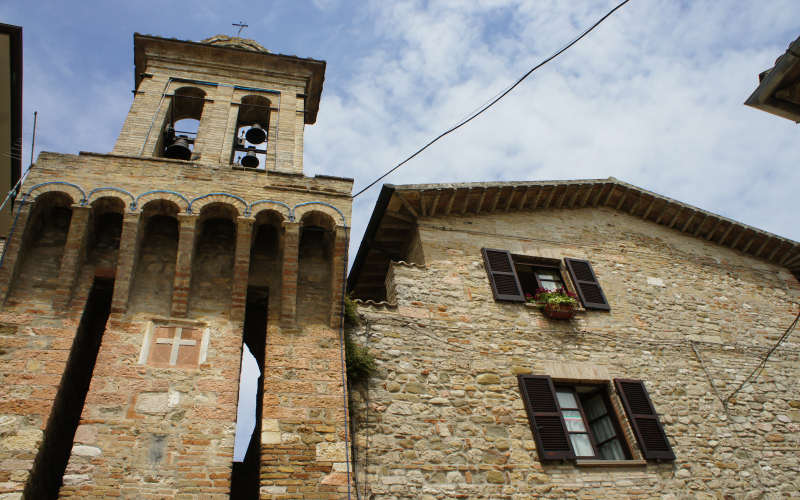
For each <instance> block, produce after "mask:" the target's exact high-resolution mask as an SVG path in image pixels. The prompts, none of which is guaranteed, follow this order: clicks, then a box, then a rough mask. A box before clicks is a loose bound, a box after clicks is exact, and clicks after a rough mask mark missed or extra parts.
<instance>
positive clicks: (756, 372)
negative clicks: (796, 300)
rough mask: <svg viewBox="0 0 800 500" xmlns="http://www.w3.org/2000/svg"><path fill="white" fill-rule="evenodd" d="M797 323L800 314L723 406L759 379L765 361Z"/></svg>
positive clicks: (726, 399)
mask: <svg viewBox="0 0 800 500" xmlns="http://www.w3.org/2000/svg"><path fill="white" fill-rule="evenodd" d="M798 321H800V312H798V313H797V316H795V318H794V321H792V324H791V325H789V328H787V329H786V331H785V332H783V335H781V337H780V338H779V339H778V341H777V342H776V343H775V345H774V346H772V348H771V349H770V350H769V351H767V355H766V356H764V359H762V360H761V362H760V363H758V366H756V367H755V368H754V369H753V371H752V372H750V375H748V376H747V378H745V379H744V380H743V381H742V383H741V384H739V387H737V388H736V390H734V391H733V392H732V393H731V394H730V395H729V396H728V397H727V398H725V401H724V402H723V405H725V406H726V407H727V404H728V403H729V402H730V400H731V398H733V397H734V396H736V394H738V393H739V391H741V390H742V388H744V386H745V385H747V384H748V383H749V382H751V381H753V382H754V381H755V380H756V379H757V378H758V377H759V375H761V372H762V371H764V366H766V364H767V361H769V357H770V356H772V353H773V352H775V350H776V349H777V348H778V347H779V346H780V345H781V344H782V343H783V342H784V341H785V340H786V339H787V338H789V335H791V334H792V330H794V328H795V327H796V326H797V322H798Z"/></svg>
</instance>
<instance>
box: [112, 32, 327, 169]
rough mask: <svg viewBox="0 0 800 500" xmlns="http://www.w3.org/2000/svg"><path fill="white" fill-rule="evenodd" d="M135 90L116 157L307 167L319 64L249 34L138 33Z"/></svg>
mask: <svg viewBox="0 0 800 500" xmlns="http://www.w3.org/2000/svg"><path fill="white" fill-rule="evenodd" d="M133 40H134V62H135V89H136V90H134V99H133V105H132V106H131V109H130V112H129V113H128V117H127V119H126V120H125V124H124V125H123V127H122V131H121V133H120V135H119V138H118V139H117V143H116V145H115V146H114V150H113V153H116V154H122V155H131V156H139V157H152V158H169V159H178V160H184V161H192V162H194V163H197V164H202V165H213V166H219V167H220V168H227V167H231V168H244V169H255V170H261V171H265V172H285V173H295V174H299V173H302V172H303V131H304V127H305V125H307V124H308V125H310V124H313V123H314V122H315V121H316V119H317V110H318V109H319V100H320V94H321V93H322V82H323V80H324V74H325V62H324V61H317V60H314V59H303V58H299V57H294V56H284V55H279V54H272V53H270V52H269V51H268V50H267V49H265V48H264V47H262V46H261V45H259V44H258V43H256V42H255V41H253V40H247V39H243V38H235V37H228V36H224V35H217V36H214V37H211V38H208V39H206V40H203V41H201V42H187V41H180V40H172V39H165V38H157V37H153V36H147V35H140V34H138V33H137V34H135V35H134V39H133Z"/></svg>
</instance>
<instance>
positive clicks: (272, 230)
mask: <svg viewBox="0 0 800 500" xmlns="http://www.w3.org/2000/svg"><path fill="white" fill-rule="evenodd" d="M282 262H283V217H282V216H281V215H280V214H279V213H278V212H276V211H274V210H263V211H261V212H259V213H258V215H256V221H255V223H254V224H253V240H252V247H251V249H250V273H249V277H248V281H247V283H248V285H249V286H255V287H262V288H268V289H269V290H270V299H269V302H270V303H269V307H270V309H271V310H273V311H278V310H280V299H281V297H280V295H281V294H280V293H278V290H280V286H281V264H282Z"/></svg>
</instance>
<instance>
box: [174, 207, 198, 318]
mask: <svg viewBox="0 0 800 500" xmlns="http://www.w3.org/2000/svg"><path fill="white" fill-rule="evenodd" d="M178 224H179V225H180V233H179V235H178V257H177V260H176V262H175V281H173V285H172V316H177V317H185V316H186V313H187V312H188V311H189V287H190V286H191V282H192V253H193V252H194V234H195V228H196V226H197V216H194V215H188V214H179V215H178Z"/></svg>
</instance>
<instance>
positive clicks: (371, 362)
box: [344, 334, 378, 385]
mask: <svg viewBox="0 0 800 500" xmlns="http://www.w3.org/2000/svg"><path fill="white" fill-rule="evenodd" d="M344 352H345V362H346V364H347V380H348V381H349V382H350V383H351V384H353V385H359V384H363V383H366V382H367V380H369V378H370V377H371V376H372V375H373V374H374V373H375V372H376V371H377V370H378V367H377V365H376V364H375V358H373V357H372V354H370V353H369V349H367V348H366V347H364V346H362V345H359V344H357V343H356V342H355V341H354V340H353V339H352V338H351V336H350V335H349V334H346V335H345V338H344Z"/></svg>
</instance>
